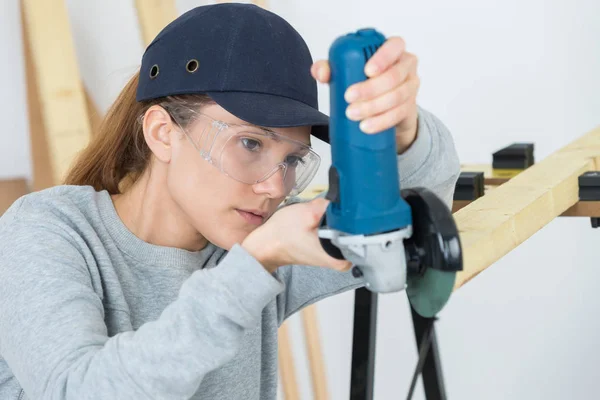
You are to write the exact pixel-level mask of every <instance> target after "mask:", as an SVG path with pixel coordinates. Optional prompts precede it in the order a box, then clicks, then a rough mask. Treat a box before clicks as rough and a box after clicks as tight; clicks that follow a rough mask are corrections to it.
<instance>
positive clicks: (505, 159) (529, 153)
mask: <svg viewBox="0 0 600 400" xmlns="http://www.w3.org/2000/svg"><path fill="white" fill-rule="evenodd" d="M533 150H534V145H533V143H513V144H511V145H510V146H508V147H505V148H503V149H500V150H498V151H496V152H495V153H494V154H493V155H492V168H494V169H527V168H529V167H531V166H532V165H533V164H534V162H535V159H534V156H533Z"/></svg>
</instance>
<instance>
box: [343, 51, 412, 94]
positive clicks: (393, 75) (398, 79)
mask: <svg viewBox="0 0 600 400" xmlns="http://www.w3.org/2000/svg"><path fill="white" fill-rule="evenodd" d="M417 62H418V61H417V57H416V56H415V55H414V54H411V53H405V54H404V56H403V57H402V58H401V59H400V61H399V62H397V63H396V64H395V65H394V66H393V67H392V68H390V69H388V70H387V71H385V72H384V73H383V74H381V75H378V76H376V77H374V78H370V79H367V80H365V81H362V82H358V83H355V84H354V85H351V86H350V87H349V88H348V89H347V90H346V93H345V99H346V102H347V103H348V104H350V103H353V102H355V101H364V100H370V99H373V98H375V97H377V96H381V95H382V94H383V93H385V92H388V91H389V90H390V89H391V88H394V87H396V86H400V85H401V84H402V83H404V81H406V79H407V78H408V76H409V74H412V75H416V68H417Z"/></svg>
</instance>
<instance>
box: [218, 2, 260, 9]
mask: <svg viewBox="0 0 600 400" xmlns="http://www.w3.org/2000/svg"><path fill="white" fill-rule="evenodd" d="M217 3H235V1H233V0H217ZM251 3H252V4H255V5H257V6H259V7H262V8H264V9H267V8H268V6H269V2H268V1H267V0H253V1H252V2H251Z"/></svg>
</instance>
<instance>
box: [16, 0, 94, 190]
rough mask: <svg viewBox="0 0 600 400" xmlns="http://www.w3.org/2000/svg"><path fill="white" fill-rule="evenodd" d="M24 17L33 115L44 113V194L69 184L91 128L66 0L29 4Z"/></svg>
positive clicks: (38, 184)
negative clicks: (68, 177)
mask: <svg viewBox="0 0 600 400" xmlns="http://www.w3.org/2000/svg"><path fill="white" fill-rule="evenodd" d="M22 12H23V14H24V24H23V25H24V26H23V29H24V34H25V36H24V38H23V39H24V41H25V42H26V48H27V54H26V63H29V64H30V66H29V67H27V68H28V72H29V76H28V78H32V77H35V79H34V82H33V83H32V84H31V85H30V83H29V82H28V95H29V96H28V97H29V98H30V100H28V101H29V106H30V115H32V114H35V113H37V112H39V114H38V115H37V117H35V115H34V118H33V121H32V122H33V125H36V124H37V126H34V127H33V130H32V141H37V142H36V143H33V142H32V155H33V156H34V164H37V166H36V165H34V186H35V189H41V188H43V187H48V186H52V185H56V184H60V183H61V182H62V181H63V178H64V176H65V174H66V172H67V169H68V168H69V166H70V164H71V162H72V160H73V159H74V158H75V156H76V155H77V153H78V152H79V151H80V150H81V149H83V148H84V147H85V146H86V145H87V143H88V141H89V139H90V136H91V128H90V124H89V116H88V111H87V106H86V100H85V95H84V89H83V85H82V83H81V80H80V78H79V67H78V65H77V58H76V55H75V47H74V44H73V40H72V37H71V30H70V22H69V17H68V13H67V8H66V5H65V2H64V0H23V2H22ZM28 80H29V79H28ZM35 98H37V99H35ZM32 106H37V107H39V111H35V110H31V107H32ZM37 118H39V119H37ZM38 136H39V137H38ZM43 153H46V155H42V154H43ZM36 173H38V174H39V175H38V177H37V178H38V179H36V177H35V174H36Z"/></svg>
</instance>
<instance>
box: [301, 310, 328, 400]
mask: <svg viewBox="0 0 600 400" xmlns="http://www.w3.org/2000/svg"><path fill="white" fill-rule="evenodd" d="M301 314H302V322H303V325H304V338H305V341H306V352H307V353H308V361H309V363H310V373H311V380H312V387H313V399H315V400H327V399H328V398H329V395H328V392H327V379H326V375H325V364H324V363H323V352H322V350H321V339H320V337H319V321H318V318H317V308H316V305H315V304H312V305H310V306H308V307H306V308H305V309H304V310H302V313H301Z"/></svg>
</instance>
